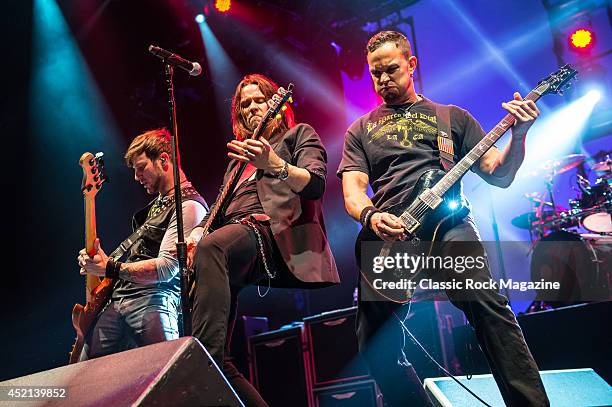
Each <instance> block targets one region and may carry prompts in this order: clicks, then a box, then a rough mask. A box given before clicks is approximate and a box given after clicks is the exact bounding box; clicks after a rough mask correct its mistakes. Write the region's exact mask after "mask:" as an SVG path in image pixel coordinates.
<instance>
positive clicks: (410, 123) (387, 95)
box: [338, 31, 549, 407]
mask: <svg viewBox="0 0 612 407" xmlns="http://www.w3.org/2000/svg"><path fill="white" fill-rule="evenodd" d="M367 62H368V65H369V70H370V74H371V77H372V80H373V82H374V87H375V90H376V92H377V94H378V95H379V96H380V97H381V98H382V99H383V101H384V103H383V104H382V105H380V106H378V107H377V108H375V109H374V110H372V111H371V112H369V113H367V114H366V115H364V116H362V117H361V118H359V119H357V120H356V121H355V122H354V123H353V124H352V125H351V126H350V127H349V129H348V131H347V133H346V138H345V142H344V150H343V156H342V161H341V163H340V166H339V169H338V176H340V177H341V178H342V187H343V194H344V201H345V207H346V210H347V212H348V213H349V215H350V216H351V217H353V218H354V219H356V220H358V221H359V222H360V223H361V224H362V226H363V228H364V229H366V230H367V231H370V232H372V236H375V237H377V238H378V239H379V240H382V241H395V240H403V239H406V238H408V237H410V236H409V233H408V231H407V227H406V224H405V222H404V221H403V220H402V219H400V218H399V217H398V216H395V215H394V214H392V213H389V208H390V207H391V206H393V205H395V204H398V203H400V202H402V201H405V200H407V199H408V197H409V195H410V194H411V192H412V189H413V188H414V187H415V184H416V183H417V180H418V179H419V177H420V175H421V174H423V172H424V171H426V170H429V169H446V168H447V167H448V166H452V165H453V161H454V159H455V158H456V157H459V158H461V157H463V156H464V155H466V154H467V152H469V151H470V150H471V149H472V148H473V147H474V146H476V145H477V143H478V142H479V141H480V140H481V139H482V138H483V137H484V135H485V133H484V131H483V130H482V128H481V127H480V125H479V124H478V122H477V121H476V120H475V119H474V118H473V117H472V116H471V115H470V114H469V113H468V112H467V111H465V110H463V109H461V108H459V107H456V106H448V107H446V109H447V110H446V111H447V115H448V116H447V118H446V119H445V118H444V114H443V113H440V112H443V111H444V109H443V108H440V107H438V106H440V105H436V104H435V103H433V102H432V101H430V100H428V99H427V98H425V97H424V96H422V95H418V94H417V93H416V92H415V89H414V82H413V72H414V70H415V68H416V65H417V59H416V57H415V56H414V55H412V53H411V48H410V43H409V42H408V40H407V39H406V37H405V36H404V35H403V34H401V33H398V32H393V31H383V32H380V33H378V34H376V35H374V36H373V37H372V38H371V39H370V40H369V42H368V44H367ZM502 107H503V108H504V109H505V110H507V111H508V112H509V113H510V114H511V115H512V117H513V119H514V121H515V122H514V125H513V127H512V137H511V141H510V143H509V144H508V145H507V146H506V147H505V149H504V150H503V151H499V150H498V149H496V148H495V147H493V148H491V149H490V150H489V151H488V152H486V154H484V155H483V156H482V157H481V159H480V160H479V161H478V162H476V164H475V165H474V166H473V167H472V169H473V171H474V172H476V173H477V174H478V175H479V176H480V177H482V178H483V179H484V180H485V181H486V182H488V183H489V184H492V185H495V186H499V187H502V188H506V187H508V186H509V185H510V184H511V183H512V181H513V179H514V176H515V174H516V172H517V170H518V168H519V166H520V165H521V163H522V161H523V158H524V148H525V147H524V141H525V136H526V133H527V130H528V129H529V127H531V125H532V124H533V122H534V121H535V119H536V118H537V117H538V115H539V110H538V108H537V107H536V105H535V103H534V102H533V101H531V100H523V99H522V98H521V96H520V95H519V94H518V93H515V94H514V100H512V101H509V102H508V103H503V104H502ZM445 121H446V122H447V123H448V126H447V128H448V130H447V131H446V132H444V131H442V129H444V128H445V127H444V126H443V124H444V122H445ZM368 185H370V186H371V187H372V190H373V193H374V195H373V196H372V199H370V198H369V197H368V195H367V189H368ZM461 197H462V195H461V194H460V193H459V195H458V198H461ZM439 233H440V239H439V240H440V241H441V242H442V248H441V250H442V252H443V253H444V254H452V253H454V252H453V246H455V247H457V245H456V242H458V241H472V242H475V246H474V245H471V247H472V251H471V252H470V253H469V254H470V255H479V254H481V255H484V248H483V247H482V244H481V243H480V242H479V240H480V237H479V234H478V231H477V229H476V225H475V224H474V221H473V220H472V218H471V217H470V216H469V215H467V216H465V217H464V218H463V219H462V220H459V221H458V222H455V223H453V224H451V225H450V226H447V227H442V228H441V229H440V230H439ZM455 252H456V250H455ZM455 254H456V253H455ZM463 275H465V273H464V274H463ZM471 277H472V278H475V279H479V280H482V281H487V280H489V279H490V278H491V277H490V272H489V269H488V266H487V267H484V268H483V269H481V270H480V271H479V272H478V273H476V274H472V275H471ZM453 278H457V279H461V278H462V274H460V273H457V274H456V275H454V276H453ZM361 279H362V280H363V279H364V277H363V276H362V277H361ZM446 293H447V295H448V297H449V299H450V300H451V301H452V302H453V304H454V305H455V306H457V307H459V308H460V309H461V310H462V311H463V312H464V313H465V315H466V317H467V318H468V320H469V322H470V324H471V325H472V326H473V327H474V329H475V331H476V336H477V338H478V340H479V342H480V346H481V347H482V350H483V351H484V353H485V355H486V357H487V360H488V361H489V364H490V367H491V371H492V373H493V376H494V377H495V380H496V381H497V384H498V386H499V389H500V392H501V394H502V396H503V398H504V401H505V402H506V404H507V405H508V406H546V405H548V404H549V402H548V399H547V396H546V393H545V390H544V387H543V385H542V381H541V380H540V376H539V373H538V367H537V365H536V363H535V361H534V360H533V358H532V356H531V354H530V352H529V349H528V348H527V345H526V343H525V340H524V338H523V335H522V332H521V329H520V327H519V325H518V324H517V321H516V318H515V316H514V314H513V313H512V311H511V310H510V308H509V307H508V303H507V300H506V298H505V297H504V296H502V295H501V294H499V293H498V292H497V291H495V290H492V289H488V290H487V289H481V290H473V291H472V292H470V293H469V298H466V297H463V296H462V293H460V292H459V291H458V290H452V289H450V290H446ZM463 294H465V293H463ZM377 296H378V297H377ZM402 311H404V312H405V310H404V309H403V308H400V303H398V302H392V301H385V298H383V297H380V296H379V293H378V292H377V291H375V290H374V287H373V286H370V285H368V284H363V281H362V283H361V284H360V298H359V311H358V320H357V335H358V339H359V347H360V351H361V352H362V354H363V355H364V356H365V358H366V360H367V361H368V364H369V366H370V370H371V372H372V374H373V376H374V378H375V379H376V381H377V383H378V385H379V386H380V388H381V390H382V393H383V396H384V398H385V401H386V402H387V404H388V405H389V406H391V407H395V406H420V405H432V402H431V400H430V399H429V397H428V396H427V394H426V393H425V391H424V389H423V386H422V384H421V382H420V381H419V379H418V377H417V375H416V373H415V371H414V368H413V367H412V365H410V363H409V362H408V361H407V360H406V358H405V357H404V358H400V355H401V354H402V328H401V326H400V323H399V320H405V318H404V316H403V315H402V314H401V313H402ZM385 326H388V329H385Z"/></svg>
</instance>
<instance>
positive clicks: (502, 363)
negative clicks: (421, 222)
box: [357, 219, 549, 407]
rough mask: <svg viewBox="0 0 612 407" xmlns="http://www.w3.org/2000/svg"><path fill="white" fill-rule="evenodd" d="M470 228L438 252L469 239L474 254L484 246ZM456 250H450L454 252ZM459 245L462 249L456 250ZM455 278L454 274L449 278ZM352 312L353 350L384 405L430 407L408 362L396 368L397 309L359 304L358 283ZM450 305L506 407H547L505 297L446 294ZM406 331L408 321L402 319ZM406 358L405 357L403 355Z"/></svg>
mask: <svg viewBox="0 0 612 407" xmlns="http://www.w3.org/2000/svg"><path fill="white" fill-rule="evenodd" d="M479 240H480V236H479V235H478V232H477V230H476V227H475V225H474V224H473V223H472V222H471V221H470V220H469V219H468V220H466V221H465V222H464V223H462V224H460V225H458V226H456V227H454V228H452V229H450V230H449V231H447V232H446V233H445V234H444V235H443V237H442V242H444V247H443V249H442V250H443V251H444V252H445V253H446V254H449V253H452V252H453V244H452V242H459V241H472V242H475V243H474V245H471V244H470V247H474V250H475V251H476V252H479V253H473V252H472V253H470V255H476V254H480V253H482V252H483V251H484V248H483V247H482V245H481V244H480V243H478V241H479ZM456 247H457V246H455V248H456ZM462 247H463V246H462ZM455 277H457V276H455ZM470 277H471V278H474V279H475V280H476V279H477V280H480V281H483V280H489V279H490V272H489V270H488V268H486V269H485V270H484V271H482V272H479V274H478V275H471V276H470ZM359 288H360V299H359V309H358V313H357V337H358V341H359V350H360V352H361V353H362V354H363V356H364V357H365V359H366V361H367V362H368V365H369V367H370V371H371V373H372V375H373V376H374V378H375V379H376V382H377V383H378V385H379V387H380V389H381V391H382V393H383V396H384V398H385V402H386V403H387V405H388V406H389V407H396V406H431V405H432V402H431V400H430V399H429V397H428V396H427V394H426V393H425V390H424V389H423V385H422V384H421V381H420V379H419V378H418V376H417V374H416V372H415V370H414V368H413V367H412V365H410V364H409V363H407V364H406V363H404V364H399V363H398V360H399V359H400V357H399V356H400V349H401V348H402V339H403V337H402V330H401V327H400V324H399V322H398V321H397V319H396V317H395V315H394V313H395V314H396V315H397V316H399V317H400V318H403V315H402V311H403V309H401V308H400V307H401V305H400V304H396V303H393V302H384V301H362V300H361V297H362V296H363V295H364V294H366V293H364V292H363V290H366V289H368V286H367V284H363V285H362V284H360V287H359ZM446 294H447V295H448V298H449V299H450V301H451V302H452V303H453V305H455V306H456V307H458V308H459V309H461V310H462V311H463V312H464V314H465V316H466V317H467V319H468V321H469V322H470V324H471V325H472V327H473V328H474V330H475V331H476V337H477V338H478V341H479V343H480V347H481V348H482V351H483V352H484V354H485V356H486V358H487V361H488V363H489V366H490V368H491V372H492V374H493V377H494V378H495V381H496V382H497V385H498V387H499V390H500V393H501V394H502V397H503V399H504V401H505V403H506V405H508V406H521V407H523V406H538V407H540V406H548V405H549V401H548V398H547V396H546V392H545V390H544V385H543V384H542V380H541V379H540V375H539V372H538V367H537V365H536V363H535V361H534V360H533V357H532V356H531V353H530V352H529V349H528V348H527V344H526V343H525V339H524V337H523V333H522V331H521V328H520V327H519V325H518V323H517V322H516V318H515V316H514V314H513V313H512V310H511V309H510V308H509V307H508V301H507V300H506V298H505V297H504V296H503V295H501V294H499V293H498V292H496V291H494V290H485V289H483V290H474V291H473V292H470V298H469V299H466V298H465V295H464V293H460V292H458V291H453V290H447V291H446ZM407 326H408V329H410V320H409V319H408V321H407ZM407 356H408V358H409V357H410V355H407Z"/></svg>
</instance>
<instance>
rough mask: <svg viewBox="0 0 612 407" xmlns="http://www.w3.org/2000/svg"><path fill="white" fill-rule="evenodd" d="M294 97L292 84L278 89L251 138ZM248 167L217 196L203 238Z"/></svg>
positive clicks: (238, 168)
mask: <svg viewBox="0 0 612 407" xmlns="http://www.w3.org/2000/svg"><path fill="white" fill-rule="evenodd" d="M292 95H293V84H292V83H290V84H289V85H288V86H287V89H284V88H282V87H280V88H278V90H277V91H276V94H274V95H273V96H272V98H271V99H270V100H269V101H268V110H267V111H266V113H265V114H264V116H263V118H262V119H261V121H260V122H259V124H258V125H257V128H256V129H255V131H254V132H253V135H252V136H251V138H252V139H254V140H258V139H260V138H261V136H262V135H263V133H264V131H265V130H266V127H267V126H268V123H270V121H271V120H272V119H274V118H276V119H279V120H280V116H279V115H280V112H281V110H286V107H285V103H287V102H291V97H292ZM246 166H247V163H244V162H243V163H240V165H238V166H236V168H235V169H234V170H233V171H232V173H231V174H230V175H229V177H228V179H227V182H226V183H225V185H224V186H223V187H222V188H221V191H219V195H218V196H217V199H216V200H215V203H214V204H213V206H211V208H210V213H209V215H208V219H207V220H206V223H205V224H204V227H203V228H204V233H203V234H202V238H204V237H206V235H208V234H209V233H211V232H212V231H213V227H212V226H213V224H214V223H215V222H216V221H217V220H218V216H219V214H220V213H223V209H224V208H225V207H226V206H227V205H228V203H229V199H230V197H231V193H232V192H233V191H234V189H235V188H236V186H237V183H238V181H239V180H240V176H241V175H242V173H243V172H244V170H245V168H246ZM192 274H193V273H189V279H188V280H189V281H188V284H187V287H189V290H188V293H189V298H192V296H193V293H194V289H195V282H194V281H193V278H192V277H193V276H192Z"/></svg>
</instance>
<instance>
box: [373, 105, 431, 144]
mask: <svg viewBox="0 0 612 407" xmlns="http://www.w3.org/2000/svg"><path fill="white" fill-rule="evenodd" d="M366 129H367V132H368V135H369V138H370V139H369V141H368V143H372V142H375V141H377V140H380V141H379V143H380V144H381V145H382V144H385V143H394V144H396V145H399V146H401V147H404V148H411V147H413V146H414V143H415V142H423V141H424V139H425V137H426V136H429V137H428V141H430V142H431V140H432V138H433V137H435V136H436V134H437V124H436V116H435V115H427V114H425V113H420V112H413V113H411V112H406V113H393V114H388V115H386V116H382V117H380V118H378V120H376V121H374V122H370V121H368V122H367V124H366Z"/></svg>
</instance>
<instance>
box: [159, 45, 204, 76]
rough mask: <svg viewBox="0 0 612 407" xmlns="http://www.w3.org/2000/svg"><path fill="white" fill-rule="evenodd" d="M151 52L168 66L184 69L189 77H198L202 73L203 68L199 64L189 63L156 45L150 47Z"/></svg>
mask: <svg viewBox="0 0 612 407" xmlns="http://www.w3.org/2000/svg"><path fill="white" fill-rule="evenodd" d="M149 52H150V53H151V54H153V55H155V56H156V57H158V58H160V59H163V60H164V61H165V62H166V63H167V64H170V65H173V66H176V67H179V68H181V69H184V70H185V71H187V72H189V75H191V76H198V75H200V74H201V73H202V67H201V66H200V64H198V63H197V62H191V61H188V60H186V59H185V58H183V57H181V56H179V55H176V54H174V53H172V52H170V51H167V50H165V49H163V48H160V47H157V46H155V45H149Z"/></svg>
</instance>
